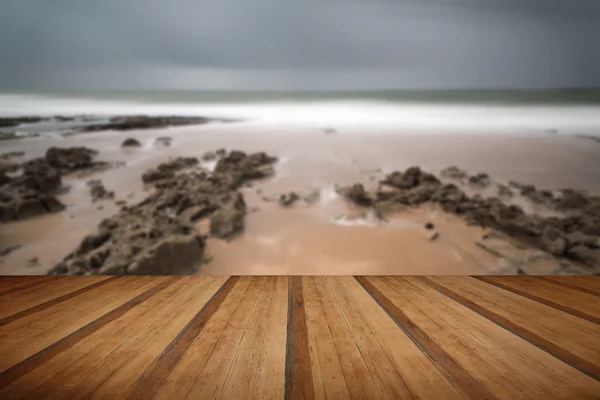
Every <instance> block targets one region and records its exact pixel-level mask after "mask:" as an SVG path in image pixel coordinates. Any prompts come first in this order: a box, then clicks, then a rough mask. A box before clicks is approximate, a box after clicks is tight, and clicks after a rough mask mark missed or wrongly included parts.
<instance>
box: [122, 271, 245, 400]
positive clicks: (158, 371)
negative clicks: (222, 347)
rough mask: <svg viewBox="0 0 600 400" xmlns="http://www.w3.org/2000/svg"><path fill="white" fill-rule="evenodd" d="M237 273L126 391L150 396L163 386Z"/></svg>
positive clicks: (137, 396) (134, 395)
mask: <svg viewBox="0 0 600 400" xmlns="http://www.w3.org/2000/svg"><path fill="white" fill-rule="evenodd" d="M237 281H238V278H237V277H231V278H229V279H228V280H227V281H226V282H225V284H224V285H223V286H221V288H220V289H219V290H218V291H217V292H216V293H215V294H214V296H213V297H212V298H210V300H209V301H208V303H206V304H205V305H204V306H203V307H202V309H201V310H200V311H198V313H197V314H196V315H195V316H194V317H193V319H192V320H191V321H190V322H189V323H188V324H187V325H186V326H185V328H183V330H182V331H181V332H180V333H179V334H178V335H177V337H176V338H175V339H173V341H172V342H171V343H170V344H169V345H168V346H167V348H165V350H164V351H163V352H162V354H161V355H160V357H159V358H158V359H156V360H154V361H153V362H152V363H151V364H150V366H148V368H147V369H146V370H145V371H144V373H143V374H142V376H140V377H139V378H138V379H137V380H136V381H135V383H134V384H133V385H132V386H131V388H130V389H129V390H128V391H127V393H126V394H125V395H124V397H125V398H130V399H150V398H152V397H153V396H154V394H155V393H156V391H157V390H158V389H159V388H160V387H161V386H162V384H163V383H164V381H165V379H166V378H167V376H168V375H169V373H170V372H171V370H172V369H173V367H174V366H175V365H176V364H177V363H178V362H179V360H180V359H181V357H182V356H183V354H185V352H186V350H187V349H188V348H189V347H190V345H191V343H192V342H193V341H194V340H195V339H196V337H197V336H198V334H199V333H200V332H201V331H202V329H203V328H204V326H205V325H206V323H207V322H208V321H209V320H210V318H211V317H212V316H213V315H214V314H215V312H216V311H217V310H218V309H219V306H220V305H221V303H222V302H223V301H224V300H225V298H226V297H227V295H228V294H229V292H231V289H232V288H233V287H234V286H235V284H236V283H237Z"/></svg>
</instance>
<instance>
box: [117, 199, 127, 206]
mask: <svg viewBox="0 0 600 400" xmlns="http://www.w3.org/2000/svg"><path fill="white" fill-rule="evenodd" d="M115 205H117V206H119V207H122V206H126V205H127V202H126V201H125V200H118V201H115Z"/></svg>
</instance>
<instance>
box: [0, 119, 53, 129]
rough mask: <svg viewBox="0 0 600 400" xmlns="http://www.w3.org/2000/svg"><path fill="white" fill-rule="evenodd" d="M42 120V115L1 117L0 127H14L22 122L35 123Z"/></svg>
mask: <svg viewBox="0 0 600 400" xmlns="http://www.w3.org/2000/svg"><path fill="white" fill-rule="evenodd" d="M42 121H44V118H42V117H1V118H0V128H14V127H15V126H19V125H22V124H36V123H38V122H42Z"/></svg>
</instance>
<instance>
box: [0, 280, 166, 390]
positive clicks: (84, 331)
mask: <svg viewBox="0 0 600 400" xmlns="http://www.w3.org/2000/svg"><path fill="white" fill-rule="evenodd" d="M136 280H137V281H139V284H137V285H133V284H132V282H129V283H130V284H131V286H133V288H130V289H131V290H127V289H124V290H123V291H124V292H125V293H124V294H123V296H126V297H129V300H127V301H126V302H124V303H122V304H121V305H119V306H116V307H112V308H110V309H109V311H108V312H107V313H106V314H102V312H103V311H104V310H105V309H104V308H103V307H99V306H97V307H98V308H100V313H99V314H100V315H101V316H100V317H98V318H96V319H94V320H92V321H90V322H89V323H87V324H86V325H83V326H81V327H80V328H79V329H77V330H74V331H72V332H71V333H69V334H68V335H66V336H63V337H62V338H61V339H59V340H57V341H55V342H52V343H51V344H50V345H47V346H46V343H45V342H42V343H31V344H30V346H29V347H30V348H29V349H28V352H29V353H31V355H30V356H29V357H28V358H24V357H23V356H22V354H18V355H17V356H14V355H13V354H12V353H11V352H9V351H6V350H5V349H3V351H6V354H8V357H7V358H8V359H9V361H8V362H6V363H5V365H7V366H8V365H9V366H10V367H8V368H5V369H4V370H3V371H2V372H1V373H0V389H2V388H4V387H5V386H7V385H8V384H10V383H12V382H13V381H15V380H17V379H19V378H20V377H22V376H23V375H25V374H27V373H29V372H31V371H32V370H34V369H35V368H37V367H39V366H40V365H42V364H44V363H46V362H48V361H49V360H51V359H52V358H54V357H55V356H56V355H58V354H60V353H61V352H62V351H64V350H65V349H68V348H69V347H71V346H73V345H74V344H76V343H78V342H79V341H81V340H82V339H84V338H86V337H88V336H89V335H91V334H92V333H94V332H95V331H97V330H98V329H100V328H102V327H103V326H105V325H107V324H108V323H110V322H112V321H114V320H115V319H117V318H119V317H120V316H121V315H123V314H125V313H126V312H127V311H129V310H131V309H132V308H133V307H135V306H136V305H138V304H140V303H143V302H144V301H146V300H147V299H148V298H150V297H151V296H153V295H154V294H156V293H157V292H159V291H160V290H162V289H163V288H164V287H165V286H166V285H168V284H169V283H170V281H169V280H168V279H166V278H162V277H161V278H153V279H142V278H137V279H136ZM117 283H119V282H117ZM101 289H103V288H101ZM99 290H100V289H99ZM141 290H143V291H142V292H141V293H140V291H141ZM126 297H125V298H126ZM121 300H123V297H117V298H116V301H117V302H120V301H121ZM62 305H64V303H63V304H62ZM111 306H113V304H112V303H109V304H108V306H107V307H111ZM92 317H96V315H92ZM78 322H79V321H78ZM11 325H12V324H9V325H6V326H5V327H3V328H7V327H10V326H11ZM37 349H40V350H39V351H38V352H35V351H36V350H37ZM20 358H22V361H20V362H18V363H14V360H18V359H20Z"/></svg>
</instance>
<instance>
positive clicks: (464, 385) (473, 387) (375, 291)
mask: <svg viewBox="0 0 600 400" xmlns="http://www.w3.org/2000/svg"><path fill="white" fill-rule="evenodd" d="M356 279H357V281H358V282H359V283H360V284H361V285H362V286H363V287H364V288H365V290H366V291H367V292H369V294H370V295H371V296H372V297H373V298H374V299H375V301H377V303H378V304H379V305H380V306H381V307H383V309H384V310H385V311H386V312H387V313H388V314H389V315H390V317H392V319H393V320H394V321H395V322H396V324H397V325H398V327H399V328H400V329H402V330H403V331H404V333H406V335H407V336H408V337H409V338H410V339H411V340H412V341H413V342H414V343H415V345H417V347H418V348H419V349H421V351H422V352H423V353H424V354H426V355H427V356H428V357H429V358H430V359H431V360H432V361H433V362H434V363H435V365H436V366H437V368H438V369H439V370H440V372H442V374H444V376H445V377H446V379H448V381H450V382H451V383H452V384H453V385H454V387H455V388H456V389H457V390H458V391H459V392H461V393H462V394H463V395H464V396H466V397H467V398H477V399H494V398H495V397H494V396H493V395H492V394H491V393H490V392H489V391H488V389H487V388H485V387H484V386H483V385H482V384H481V382H480V381H478V380H477V379H475V378H474V377H473V376H472V375H471V374H470V373H469V372H468V371H467V370H466V369H465V368H463V366H462V365H461V364H460V363H459V362H457V361H456V360H455V359H454V358H453V357H452V356H451V355H450V354H448V353H447V352H446V351H445V350H444V349H443V348H442V347H440V346H439V345H438V343H436V342H435V341H434V340H432V339H431V338H430V337H429V335H428V334H427V333H426V332H425V331H424V330H423V329H422V328H421V327H420V326H419V325H418V324H416V323H415V322H414V321H413V320H412V319H411V318H410V317H409V316H408V315H407V314H406V313H405V311H404V310H403V309H402V308H401V307H400V306H398V305H396V304H395V303H396V302H395V301H394V298H390V294H395V293H394V291H393V290H390V288H389V287H385V289H384V290H383V291H382V290H381V288H382V283H384V282H383V280H382V278H368V279H367V278H365V277H357V278H356ZM391 279H392V278H388V279H387V280H388V281H389V280H391ZM373 282H375V284H374V283H373ZM394 297H396V299H397V296H394Z"/></svg>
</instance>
